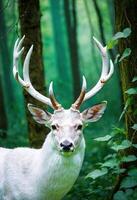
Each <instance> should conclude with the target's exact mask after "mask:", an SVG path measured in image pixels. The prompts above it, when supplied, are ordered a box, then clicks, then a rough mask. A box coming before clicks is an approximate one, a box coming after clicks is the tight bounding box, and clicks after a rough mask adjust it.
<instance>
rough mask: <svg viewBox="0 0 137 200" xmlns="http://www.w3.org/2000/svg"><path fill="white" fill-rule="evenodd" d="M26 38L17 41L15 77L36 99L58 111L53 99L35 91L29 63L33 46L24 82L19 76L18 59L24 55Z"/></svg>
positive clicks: (14, 66) (14, 54)
mask: <svg viewBox="0 0 137 200" xmlns="http://www.w3.org/2000/svg"><path fill="white" fill-rule="evenodd" d="M24 38H25V36H23V37H22V38H21V40H19V38H18V39H17V40H16V42H15V45H14V52H13V75H14V77H15V79H16V80H17V81H18V82H19V83H20V84H21V85H22V86H23V87H24V88H25V90H26V91H27V92H28V93H29V94H30V95H31V96H33V97H34V98H35V99H37V100H39V101H41V102H43V103H44V104H46V105H48V106H50V107H52V108H53V109H56V108H55V106H54V105H53V104H52V101H51V99H49V98H48V97H45V96H44V95H42V94H40V93H39V92H38V91H36V90H35V89H34V87H33V86H32V84H31V81H30V78H29V63H30V58H31V54H32V51H33V45H32V46H31V47H30V49H29V51H28V53H27V55H26V57H25V61H24V64H23V78H24V80H23V79H22V78H21V77H20V76H19V72H18V59H19V57H20V55H21V54H22V53H23V50H24V47H22V48H21V46H22V43H23V40H24Z"/></svg>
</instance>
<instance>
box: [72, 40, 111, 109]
mask: <svg viewBox="0 0 137 200" xmlns="http://www.w3.org/2000/svg"><path fill="white" fill-rule="evenodd" d="M93 39H94V41H95V43H96V45H97V47H98V49H99V51H100V54H101V56H102V72H101V76H100V79H99V81H98V82H97V84H96V85H95V86H94V87H93V88H92V89H91V90H90V91H89V92H87V93H86V91H85V90H86V87H84V88H83V86H82V88H83V89H82V90H81V93H80V96H79V97H78V99H77V100H76V101H75V103H74V104H72V107H73V108H75V109H79V107H80V105H81V103H82V102H84V101H86V100H88V99H89V98H91V97H92V96H94V95H95V94H96V93H97V92H99V90H101V88H102V87H103V86H104V84H105V83H106V82H107V81H108V80H109V79H110V77H111V76H112V74H113V72H114V65H113V62H112V60H111V59H110V61H109V59H108V55H107V47H106V46H105V47H103V46H102V44H101V43H100V42H99V41H98V40H97V39H96V38H95V37H93ZM83 82H86V80H85V78H84V79H83Z"/></svg>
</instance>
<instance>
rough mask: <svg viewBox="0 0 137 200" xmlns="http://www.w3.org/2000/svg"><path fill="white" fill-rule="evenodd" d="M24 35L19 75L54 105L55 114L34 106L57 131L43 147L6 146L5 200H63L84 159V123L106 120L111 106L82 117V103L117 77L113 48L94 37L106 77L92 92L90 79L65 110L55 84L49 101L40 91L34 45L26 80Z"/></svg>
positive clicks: (1, 189)
mask: <svg viewBox="0 0 137 200" xmlns="http://www.w3.org/2000/svg"><path fill="white" fill-rule="evenodd" d="M23 40H24V37H23V38H22V39H21V40H19V39H17V41H16V43H15V46H14V53H13V74H14V77H15V78H16V80H17V81H18V82H19V83H20V84H21V85H22V86H23V87H24V88H25V89H26V91H27V92H28V93H29V94H30V95H31V96H33V97H34V98H35V99H37V100H39V101H41V102H43V103H44V104H46V105H48V106H50V107H52V108H53V109H54V113H53V114H51V113H49V112H47V111H43V110H41V109H40V108H37V107H35V106H33V105H32V104H28V109H29V111H30V112H31V114H32V115H33V118H34V120H35V121H36V122H38V123H40V124H44V125H45V126H48V127H49V128H50V129H51V131H50V133H49V134H48V136H47V138H46V139H45V142H44V144H43V146H42V148H40V149H32V148H15V149H5V148H0V200H60V199H62V198H63V197H64V195H65V194H66V193H67V192H68V191H69V190H70V189H71V187H72V186H73V184H74V182H75V181H76V179H77V177H78V175H79V172H80V169H81V166H82V162H83V158H84V153H85V140H84V137H83V124H84V123H86V122H95V121H97V120H98V119H100V118H101V116H102V114H103V113H104V110H105V108H106V102H102V103H101V104H98V105H95V106H93V107H92V108H89V109H87V110H85V111H83V112H82V113H80V111H79V108H80V105H81V104H82V102H84V101H86V100H87V99H89V98H91V97H92V96H93V95H95V94H96V93H97V92H98V91H99V90H100V89H101V88H102V87H103V85H104V83H105V82H106V81H107V80H108V79H109V78H110V77H111V75H112V74H113V70H114V67H113V63H112V61H111V60H110V62H109V59H108V56H107V49H106V47H103V46H102V45H101V44H100V42H99V41H98V40H97V39H95V38H94V41H95V43H96V45H97V47H98V48H99V50H100V53H101V56H102V73H101V76H100V79H99V81H98V83H97V84H96V85H95V86H94V87H93V89H91V90H90V91H89V92H87V93H86V80H85V78H84V76H83V84H82V90H81V93H80V96H79V97H78V99H77V100H76V101H75V103H74V104H72V106H71V107H70V109H64V108H63V107H62V106H61V105H60V104H59V103H58V102H57V100H56V99H55V97H54V93H53V88H52V82H51V84H50V87H49V98H48V97H45V96H43V95H41V94H40V93H39V92H37V91H36V90H35V89H34V87H33V86H32V84H31V81H30V78H29V62H30V57H31V54H32V50H33V46H31V48H30V49H29V51H28V53H27V55H26V58H25V61H24V66H23V79H22V78H21V77H20V76H19V72H18V59H19V57H20V55H21V54H22V52H23V50H24V47H23V48H22V43H23Z"/></svg>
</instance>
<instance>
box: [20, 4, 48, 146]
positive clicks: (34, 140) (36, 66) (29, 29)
mask: <svg viewBox="0 0 137 200" xmlns="http://www.w3.org/2000/svg"><path fill="white" fill-rule="evenodd" d="M18 5H19V18H20V26H21V35H25V36H26V38H25V41H24V44H23V45H24V47H25V53H24V54H23V60H24V57H25V55H26V52H27V51H28V49H29V48H30V46H31V45H32V44H33V45H34V50H33V54H32V57H31V62H30V79H31V82H32V85H33V86H34V88H35V89H36V90H38V91H39V92H40V93H42V94H44V95H45V88H44V67H43V62H42V43H41V30H40V17H41V13H40V5H39V0H19V4H18ZM24 95H25V100H26V104H27V103H33V104H35V105H38V106H40V107H41V106H42V104H41V103H40V102H38V101H36V100H35V99H34V98H32V97H31V96H30V95H29V94H27V93H26V92H24ZM26 113H27V119H28V128H29V140H30V144H31V146H32V147H36V148H39V147H40V146H41V145H42V144H43V141H44V139H45V136H46V135H47V128H46V127H44V126H41V125H38V124H36V123H35V122H34V120H33V119H32V117H31V115H30V113H29V111H28V110H27V108H26Z"/></svg>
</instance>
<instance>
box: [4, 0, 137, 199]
mask: <svg viewBox="0 0 137 200" xmlns="http://www.w3.org/2000/svg"><path fill="white" fill-rule="evenodd" d="M14 2H15V4H14V3H13V1H10V2H9V3H8V4H5V6H4V9H3V12H4V14H5V18H6V25H7V32H8V47H9V49H12V47H13V43H14V41H15V39H16V38H17V37H18V36H19V35H20V34H19V30H18V26H19V25H18V21H19V19H18V11H17V1H14ZM52 2H53V1H52ZM59 2H60V10H59V13H60V15H61V16H60V19H61V22H60V23H61V27H56V28H57V29H58V31H59V28H60V30H61V33H60V38H59V40H57V41H56V42H60V41H62V43H63V44H64V46H63V49H64V50H63V51H64V52H62V49H61V47H60V46H59V45H58V49H59V48H60V49H59V50H60V52H61V55H62V53H64V56H62V58H60V60H59V61H58V60H57V56H58V51H57V49H56V48H57V47H56V45H55V34H54V27H53V22H52V12H51V5H50V2H49V1H40V4H41V13H42V17H41V29H42V43H43V60H44V64H45V80H46V88H48V85H49V83H50V81H51V80H53V81H54V82H55V84H54V85H55V91H56V92H55V93H56V96H57V98H58V99H59V101H61V103H62V104H63V105H64V106H65V107H69V106H70V105H71V103H72V99H73V95H72V91H73V84H72V75H71V70H70V59H69V54H70V52H69V50H68V43H67V33H66V24H65V20H64V10H63V1H62V0H61V1H59ZM87 2H88V8H89V11H90V19H91V24H90V25H91V26H90V25H89V19H88V17H87V12H86V10H85V8H84V4H83V1H82V0H80V1H79V2H78V3H77V21H78V28H77V34H78V35H77V39H78V48H79V49H78V50H79V62H80V74H81V75H82V74H84V75H85V76H86V78H87V80H88V88H90V87H91V85H94V84H95V82H96V81H97V80H98V77H99V75H100V65H101V64H100V62H101V61H100V60H101V58H100V55H99V53H98V51H97V50H96V49H95V47H94V45H93V44H91V38H92V36H93V34H94V35H95V36H96V37H97V38H98V39H99V38H100V37H99V36H100V33H99V31H98V26H97V16H96V13H95V9H94V7H93V4H92V1H87ZM99 3H100V4H99V5H100V8H101V12H102V16H103V22H104V23H103V26H104V33H105V37H106V38H111V35H112V30H113V27H112V23H111V21H110V13H109V10H108V4H107V1H100V2H99ZM109 6H110V4H109ZM12 7H14V9H15V13H14V14H15V15H13V13H12V12H11V8H12ZM56 19H58V18H57V17H56ZM81 19H82V20H81ZM91 29H92V30H93V33H92V34H91ZM130 33H131V29H130V28H125V29H124V30H123V31H122V32H119V33H116V34H115V35H114V36H113V37H112V39H111V40H110V41H109V42H108V44H107V47H108V49H112V48H114V47H115V46H116V45H117V43H118V40H119V39H125V38H127V37H128V36H129V35H130ZM99 40H100V39H99ZM92 42H93V41H92ZM130 54H131V50H130V48H127V49H125V51H124V52H123V53H122V55H119V54H117V55H116V59H115V63H118V62H121V61H122V60H123V59H127V58H128V56H129V55H130ZM5 57H6V56H5ZM10 57H11V60H12V51H10ZM0 61H1V60H0ZM58 63H61V64H63V65H62V66H63V67H62V68H59V66H58V65H59V64H58ZM11 65H12V63H11ZM116 71H117V69H116ZM65 74H67V76H68V77H67V78H66V77H65ZM11 77H12V76H11ZM81 77H82V76H81ZM132 81H133V82H135V81H137V77H134V79H133V80H132ZM12 83H13V86H14V93H15V101H14V102H12V105H11V107H9V105H6V108H7V115H8V116H9V117H8V122H9V127H8V133H7V135H8V136H7V138H6V139H2V138H1V139H0V146H4V147H10V148H11V147H16V146H28V145H29V143H28V133H27V132H28V131H27V120H26V116H25V107H24V99H23V94H22V90H21V88H20V86H18V85H17V83H16V82H15V80H13V77H12ZM119 88H120V87H119V82H118V73H117V72H115V74H114V76H113V78H112V80H111V81H109V83H107V84H106V86H105V87H104V89H103V92H100V93H99V94H98V95H97V96H96V97H94V98H93V100H92V103H93V104H94V103H96V102H100V101H102V100H104V99H106V100H108V109H107V111H106V113H105V115H104V116H103V119H102V120H101V121H99V122H98V123H94V125H89V126H88V127H86V130H85V138H86V143H87V145H86V146H87V149H86V157H85V161H84V164H83V168H82V170H81V173H80V176H79V178H78V180H77V181H76V183H75V185H74V187H73V188H72V190H71V191H70V192H69V193H68V194H67V195H66V197H65V198H64V200H80V199H83V200H86V199H90V200H104V199H105V198H106V197H108V196H109V195H110V193H111V191H112V187H113V184H114V182H115V177H116V175H118V174H122V173H124V172H125V169H121V168H120V164H121V163H122V162H126V163H127V162H131V161H135V160H136V157H135V156H134V155H130V156H128V157H126V156H125V155H123V153H121V152H120V153H119V150H120V151H123V150H124V149H127V148H129V147H133V146H134V147H135V148H136V145H135V144H133V143H132V142H131V141H129V140H127V139H126V138H125V130H124V129H123V128H121V127H123V121H122V117H123V116H124V114H125V112H126V109H127V108H128V106H129V105H131V103H132V95H134V93H136V88H129V89H128V90H127V91H126V93H127V95H128V96H129V99H128V101H127V104H126V105H125V108H124V109H123V112H122V113H121V91H120V89H119ZM112 90H113V92H111V91H112ZM12 92H13V91H12ZM110 93H111V95H110ZM118 99H119V100H118ZM89 106H91V102H90V101H89V102H87V103H86V104H85V105H84V106H83V107H82V110H83V109H84V107H89ZM120 114H121V117H120V121H119V122H118V119H119V116H120ZM34 123H35V122H34ZM112 126H113V130H112V132H111V133H110V130H111V127H112ZM132 128H133V129H134V130H135V131H136V130H137V125H136V124H134V126H133V127H132ZM135 171H136V170H135V169H134V168H133V169H131V170H130V171H129V172H128V173H129V175H128V178H127V179H126V180H125V181H123V183H122V186H121V189H120V191H118V192H117V194H116V195H115V199H120V198H121V200H122V198H125V199H126V198H128V200H129V199H132V197H133V198H134V199H136V198H137V197H136V194H137V193H135V192H133V190H132V187H128V186H130V185H129V179H130V178H131V177H132V186H133V185H135V184H136V176H135ZM133 177H134V179H133ZM123 188H124V189H125V188H126V189H125V192H123Z"/></svg>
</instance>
